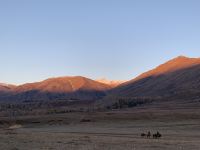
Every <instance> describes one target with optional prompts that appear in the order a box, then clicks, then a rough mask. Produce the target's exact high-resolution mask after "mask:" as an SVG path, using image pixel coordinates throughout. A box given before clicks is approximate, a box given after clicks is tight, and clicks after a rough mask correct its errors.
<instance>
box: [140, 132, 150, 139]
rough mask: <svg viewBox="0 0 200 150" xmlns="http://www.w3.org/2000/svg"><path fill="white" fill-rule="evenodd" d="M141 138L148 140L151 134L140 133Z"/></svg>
mask: <svg viewBox="0 0 200 150" xmlns="http://www.w3.org/2000/svg"><path fill="white" fill-rule="evenodd" d="M141 137H147V138H150V137H151V132H150V131H149V132H148V133H147V134H145V133H142V134H141Z"/></svg>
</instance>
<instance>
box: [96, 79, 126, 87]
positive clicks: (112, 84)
mask: <svg viewBox="0 0 200 150" xmlns="http://www.w3.org/2000/svg"><path fill="white" fill-rule="evenodd" d="M95 81H97V82H100V83H104V84H108V85H110V86H112V87H116V86H118V85H120V84H122V83H124V82H125V81H123V80H108V79H106V78H100V79H97V80H95Z"/></svg>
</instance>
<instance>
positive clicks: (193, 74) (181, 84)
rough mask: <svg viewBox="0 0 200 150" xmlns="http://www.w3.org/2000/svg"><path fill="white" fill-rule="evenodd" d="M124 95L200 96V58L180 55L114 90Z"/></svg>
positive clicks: (116, 93) (118, 94)
mask: <svg viewBox="0 0 200 150" xmlns="http://www.w3.org/2000/svg"><path fill="white" fill-rule="evenodd" d="M112 95H117V96H123V97H174V98H176V97H191V96H200V58H187V57H184V56H179V57H177V58H175V59H172V60H170V61H168V62H166V63H164V64H162V65H160V66H158V67H157V68H155V69H153V70H150V71H148V72H145V73H143V74H141V75H140V76H138V77H136V78H135V79H133V80H131V81H128V82H126V83H124V84H122V85H120V86H119V87H117V88H116V89H114V90H113V92H112Z"/></svg>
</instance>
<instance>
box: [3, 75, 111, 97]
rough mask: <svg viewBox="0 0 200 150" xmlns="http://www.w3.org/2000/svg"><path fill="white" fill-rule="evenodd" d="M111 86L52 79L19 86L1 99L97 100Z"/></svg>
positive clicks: (70, 79) (69, 79)
mask: <svg viewBox="0 0 200 150" xmlns="http://www.w3.org/2000/svg"><path fill="white" fill-rule="evenodd" d="M110 88H111V87H110V86H109V85H106V84H103V83H99V82H96V81H94V80H91V79H88V78H85V77H80V76H76V77H60V78H50V79H47V80H44V81H42V82H36V83H28V84H24V85H20V86H17V87H15V88H14V89H13V91H12V93H10V94H9V96H6V97H5V96H4V97H3V98H1V99H4V100H14V101H39V100H95V99H99V98H101V97H103V96H105V93H106V91H107V90H109V89H110Z"/></svg>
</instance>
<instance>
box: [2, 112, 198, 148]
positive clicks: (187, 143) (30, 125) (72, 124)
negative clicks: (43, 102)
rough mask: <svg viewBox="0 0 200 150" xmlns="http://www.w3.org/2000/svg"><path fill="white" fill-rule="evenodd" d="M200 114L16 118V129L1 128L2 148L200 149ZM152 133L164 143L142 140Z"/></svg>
mask: <svg viewBox="0 0 200 150" xmlns="http://www.w3.org/2000/svg"><path fill="white" fill-rule="evenodd" d="M185 112H187V115H186V114H185ZM198 114H199V113H198V111H194V110H192V109H191V110H186V111H180V113H179V112H176V113H175V112H173V110H172V111H157V110H156V111H153V110H152V112H151V113H149V111H143V110H134V111H123V112H118V111H111V112H99V113H90V114H88V113H85V114H84V113H68V114H61V115H54V116H52V115H51V116H40V117H37V116H35V117H26V118H17V120H16V124H15V125H14V126H11V127H10V128H7V127H2V128H1V129H0V149H2V150H198V149H200V118H199V116H198ZM4 119H5V118H4ZM148 131H151V133H155V132H157V131H159V132H160V133H161V134H162V138H160V139H153V138H152V137H151V138H146V137H141V136H140V134H141V133H143V132H148Z"/></svg>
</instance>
